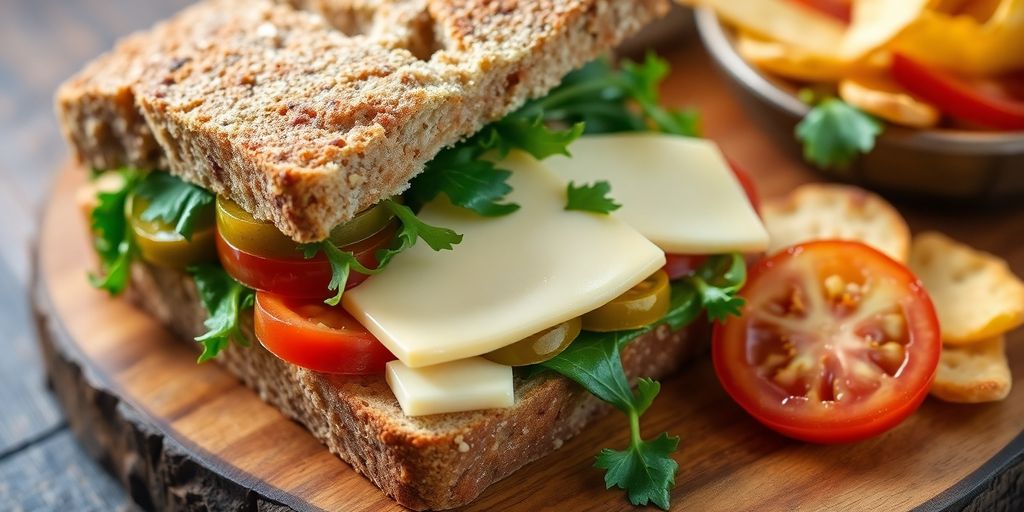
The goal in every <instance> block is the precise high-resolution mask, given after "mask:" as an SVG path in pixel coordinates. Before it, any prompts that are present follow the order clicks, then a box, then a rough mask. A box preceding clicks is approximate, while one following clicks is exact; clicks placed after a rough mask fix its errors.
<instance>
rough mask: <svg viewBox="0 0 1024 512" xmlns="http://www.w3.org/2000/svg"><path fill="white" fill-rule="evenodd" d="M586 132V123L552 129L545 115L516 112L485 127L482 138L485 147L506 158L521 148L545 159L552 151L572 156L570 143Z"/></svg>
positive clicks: (481, 142) (537, 157) (552, 153)
mask: <svg viewBox="0 0 1024 512" xmlns="http://www.w3.org/2000/svg"><path fill="white" fill-rule="evenodd" d="M582 134H583V123H576V124H574V125H573V126H572V127H571V128H569V129H568V130H552V129H550V128H548V127H547V125H546V124H544V118H543V117H542V116H539V115H536V116H532V117H527V116H525V115H521V114H515V113H513V114H512V115H509V116H506V117H505V118H503V119H502V120H500V121H498V122H495V123H492V124H491V125H490V126H489V127H487V128H484V131H483V132H482V135H481V138H480V139H479V140H480V145H481V147H483V148H485V149H496V150H498V155H500V156H501V157H502V158H504V157H505V156H507V155H508V153H509V151H511V150H512V149H515V148H519V149H522V150H523V151H526V152H527V153H529V154H531V155H533V157H534V158H536V159H537V160H543V159H545V158H547V157H549V156H552V155H566V156H569V144H571V143H572V141H574V140H576V139H578V138H579V136H580V135H582Z"/></svg>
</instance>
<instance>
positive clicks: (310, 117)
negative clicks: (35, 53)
mask: <svg viewBox="0 0 1024 512" xmlns="http://www.w3.org/2000/svg"><path fill="white" fill-rule="evenodd" d="M293 4H294V5H293ZM296 6H297V7H300V8H302V9H297V8H296ZM666 9H667V2H666V1H665V0H628V1H627V0H504V1H492V0H390V1H384V0H290V1H289V2H285V1H283V0H280V1H278V2H274V1H271V0H206V1H203V2H200V3H199V4H196V5H194V6H192V7H190V8H188V9H185V10H184V11H182V12H181V13H179V14H178V15H176V16H174V17H173V18H171V19H170V20H168V21H166V22H163V23H161V24H158V25H157V26H155V27H154V28H152V29H150V30H148V31H145V32H141V33H138V34H135V35H132V36H130V37H128V38H127V39H125V40H123V41H122V42H121V43H120V44H119V45H118V46H117V47H116V48H115V49H114V50H113V51H111V52H110V53H108V54H106V55H103V56H102V57H100V58H98V59H97V60H96V61H94V62H93V63H91V64H89V65H88V66H86V68H85V69H84V70H82V71H81V72H80V73H78V74H77V75H76V76H74V77H73V78H71V79H70V80H68V81H67V82H66V83H65V84H63V85H62V86H61V88H60V89H59V91H58V93H57V112H58V116H59V117H60V120H61V125H62V129H63V131H64V133H65V135H66V137H67V139H68V140H69V141H70V142H71V144H72V146H73V148H74V151H75V154H76V155H77V156H78V158H79V159H80V160H82V161H83V162H84V163H85V164H87V165H89V166H92V167H95V168H100V169H109V168H113V167H117V166H120V165H132V166H136V167H141V168H167V169H169V170H170V171H171V172H172V173H174V174H176V175H178V176H181V177H182V178H184V179H186V180H188V181H191V182H193V183H196V184H198V185H201V186H203V187H205V188H207V189H209V190H212V191H214V192H216V193H218V194H223V195H227V196H229V197H231V198H232V199H234V200H235V201H236V202H238V203H239V204H240V205H241V206H242V207H243V208H245V209H246V210H248V211H249V212H251V213H252V214H253V215H255V216H256V217H257V218H260V219H263V220H268V221H271V222H273V223H274V224H275V225H276V226H277V227H278V228H279V229H280V230H281V231H282V232H284V233H285V234H287V235H289V236H291V237H292V238H294V239H295V240H297V241H300V242H312V241H316V240H320V239H323V238H325V237H326V236H327V234H328V233H329V232H330V229H331V228H332V227H334V226H335V225H337V224H338V223H340V222H344V221H346V220H348V219H350V218H351V217H352V216H353V215H354V214H355V213H356V212H358V211H359V210H361V209H364V208H366V207H368V206H370V205H372V204H374V203H376V202H377V201H379V200H380V199H382V198H383V197H387V196H389V195H391V194H395V193H398V192H401V191H402V190H404V189H405V188H406V187H407V186H408V182H409V180H410V179H411V178H412V177H413V176H414V175H416V174H417V173H418V172H420V171H421V170H422V169H423V165H424V164H425V163H426V162H427V161H429V160H430V159H431V158H433V156H434V155H435V154H436V153H437V152H438V151H439V150H440V149H441V148H443V147H444V146H447V145H451V144H453V143H455V142H457V141H458V140H460V139H462V138H464V137H466V136H468V135H470V134H472V133H474V132H476V131H478V130H479V129H480V128H481V127H483V125H485V124H486V123H488V122H490V121H493V120H496V119H499V118H501V117H502V116H504V115H505V114H507V113H508V112H510V111H511V110H513V109H515V108H517V107H518V106H520V105H521V104H522V103H523V102H524V101H525V100H526V99H527V98H530V97H536V96H540V95H542V94H544V93H545V92H547V91H548V90H550V89H551V88H552V87H554V86H555V85H557V83H558V82H559V80H560V79H561V77H562V76H564V75H565V74H566V73H567V72H569V71H570V70H572V69H573V68H576V67H578V66H580V65H582V64H583V63H585V62H587V61H588V60H590V59H592V58H594V57H596V56H597V55H599V54H601V53H603V52H606V51H608V50H609V49H611V48H612V47H614V46H615V45H616V44H617V43H619V42H620V41H622V40H623V39H624V38H625V37H626V36H628V35H630V34H631V33H633V32H635V31H636V30H638V29H639V28H640V27H642V26H643V25H644V24H645V23H646V22H648V21H650V20H651V19H653V18H654V17H655V16H657V15H659V14H661V13H663V12H665V10H666Z"/></svg>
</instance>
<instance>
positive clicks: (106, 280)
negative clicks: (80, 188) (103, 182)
mask: <svg viewBox="0 0 1024 512" xmlns="http://www.w3.org/2000/svg"><path fill="white" fill-rule="evenodd" d="M114 172H116V176H117V177H118V180H119V182H116V183H114V180H113V179H112V180H110V181H109V182H108V184H111V183H112V184H113V185H116V186H111V187H110V188H109V189H108V188H107V187H102V188H101V189H100V191H99V192H98V193H97V194H96V201H97V202H96V206H95V207H94V208H93V209H92V211H91V212H89V226H90V229H91V230H92V234H93V240H92V242H93V248H94V249H95V250H96V254H97V255H98V256H99V260H100V273H98V274H93V273H90V274H89V282H90V283H91V284H92V285H93V286H94V287H96V288H99V289H101V290H105V291H106V292H107V293H109V294H111V295H117V294H119V293H121V292H122V291H124V288H125V286H127V285H128V271H129V269H130V266H131V258H132V254H133V253H134V252H135V244H134V239H133V238H132V236H131V233H129V231H128V220H127V218H126V217H125V203H126V202H127V201H128V196H129V195H131V193H132V191H133V190H134V189H135V187H136V185H137V183H138V182H139V179H140V176H141V174H140V173H139V171H136V170H134V169H120V170H118V171H114Z"/></svg>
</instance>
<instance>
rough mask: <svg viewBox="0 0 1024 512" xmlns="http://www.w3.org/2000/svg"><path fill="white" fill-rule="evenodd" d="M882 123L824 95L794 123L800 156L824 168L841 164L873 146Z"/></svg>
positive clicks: (847, 162)
mask: <svg viewBox="0 0 1024 512" xmlns="http://www.w3.org/2000/svg"><path fill="white" fill-rule="evenodd" d="M883 128H884V125H883V124H882V123H881V122H880V121H878V120H877V119H875V118H874V117H872V116H870V115H868V114H866V113H864V112H862V111H861V110H859V109H857V108H855V107H853V106H850V105H849V104H848V103H846V102H844V101H843V100H840V99H838V98H826V99H825V100H823V101H822V102H821V103H819V104H818V105H816V106H815V107H813V108H812V109H811V111H810V112H808V113H807V115H806V116H804V118H803V119H802V120H801V121H800V123H799V124H797V125H796V130H795V133H796V138H797V139H798V140H799V141H800V142H801V143H803V145H804V159H805V160H807V161H808V162H810V163H812V164H814V165H817V166H819V167H824V168H843V167H846V166H847V165H849V164H850V162H852V161H853V159H854V158H855V157H856V156H857V155H858V154H859V153H868V152H869V151H871V149H872V148H874V147H875V138H876V137H878V135H879V134H881V133H882V130H883Z"/></svg>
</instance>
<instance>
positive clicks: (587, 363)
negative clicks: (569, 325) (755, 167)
mask: <svg viewBox="0 0 1024 512" xmlns="http://www.w3.org/2000/svg"><path fill="white" fill-rule="evenodd" d="M745 280H746V266H745V264H744V260H743V257H742V256H741V255H739V254H728V255H720V256H712V257H710V258H708V260H707V261H706V262H705V263H704V264H703V265H701V266H700V268H698V269H697V271H696V272H695V273H694V275H692V276H688V277H685V278H683V279H680V280H677V281H674V282H673V283H672V285H671V286H672V291H671V302H670V303H669V310H668V313H666V314H665V316H664V317H662V319H661V320H660V321H658V322H656V323H654V324H652V325H648V326H646V327H642V328H640V329H632V330H628V331H618V332H600V333H599V332H592V331H583V332H581V333H580V335H579V336H578V337H577V338H576V339H575V340H574V341H573V342H572V343H571V344H570V345H569V347H568V348H566V349H565V350H564V351H562V353H560V354H558V355H556V356H555V357H553V358H551V359H549V360H548V361H545V362H543V363H541V364H540V365H537V366H535V367H532V368H530V369H528V370H527V372H528V374H532V373H533V372H534V371H537V370H536V368H546V369H549V370H554V371H555V372H558V373H559V374H561V375H563V376H565V377H567V378H569V379H571V380H573V381H575V382H576V383H577V384H579V385H580V386H583V388H584V389H586V390H587V391H588V392H590V393H591V394H593V395H594V396H596V397H598V398H600V399H601V400H603V401H605V402H607V403H609V404H611V405H612V406H613V407H615V408H616V409H618V410H620V411H622V412H623V413H624V414H626V416H627V418H628V419H629V426H630V443H629V446H628V447H627V448H626V449H625V450H623V451H616V450H611V449H607V448H606V449H604V450H602V451H601V453H600V455H598V456H597V460H596V463H595V464H594V465H595V466H596V467H598V468H602V469H605V470H606V472H605V484H606V485H607V487H608V488H612V487H619V488H621V489H624V490H625V491H626V493H627V495H628V497H629V501H630V503H632V504H634V505H646V504H648V503H654V504H655V505H657V506H659V507H661V508H663V509H666V510H667V509H668V507H669V492H668V491H669V489H670V488H671V487H672V485H673V484H674V483H675V474H676V471H677V470H678V469H679V464H678V463H676V461H675V460H674V459H672V457H671V454H672V452H674V451H675V450H676V447H677V446H678V444H679V438H677V437H669V436H668V435H667V434H665V433H662V434H661V435H659V436H658V437H656V438H654V439H651V440H644V439H643V438H642V437H641V435H640V416H642V415H643V414H644V412H646V411H647V409H648V408H649V407H650V406H651V404H652V403H653V402H654V399H655V397H656V396H657V395H658V392H659V391H660V390H661V385H660V384H659V383H658V382H657V381H654V380H651V379H646V378H641V379H638V380H637V382H636V389H635V390H633V389H631V388H630V386H629V380H628V379H627V377H626V372H625V369H624V368H623V366H622V360H621V356H620V353H621V350H622V349H623V348H624V347H625V346H626V345H628V344H629V342H631V341H633V340H634V339H636V338H638V337H639V336H641V335H643V334H645V333H648V332H650V331H651V330H653V329H655V328H656V327H657V326H659V325H661V324H665V325H668V327H669V328H670V329H672V330H674V331H675V330H679V329H681V328H682V327H683V326H685V325H687V324H689V323H690V322H692V321H693V320H694V319H695V318H697V316H698V315H700V312H701V309H702V308H709V313H708V314H709V316H712V312H711V310H710V308H716V312H715V313H714V314H715V315H724V314H728V312H729V311H734V310H735V311H737V312H738V307H737V308H735V309H734V310H733V309H730V308H728V307H726V305H727V304H732V303H733V302H734V301H735V300H742V299H739V298H737V297H736V296H735V294H736V292H737V291H738V290H739V288H740V287H742V286H743V283H744V281H745Z"/></svg>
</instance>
